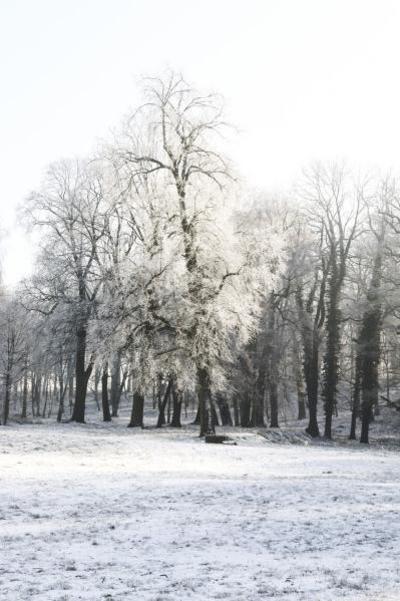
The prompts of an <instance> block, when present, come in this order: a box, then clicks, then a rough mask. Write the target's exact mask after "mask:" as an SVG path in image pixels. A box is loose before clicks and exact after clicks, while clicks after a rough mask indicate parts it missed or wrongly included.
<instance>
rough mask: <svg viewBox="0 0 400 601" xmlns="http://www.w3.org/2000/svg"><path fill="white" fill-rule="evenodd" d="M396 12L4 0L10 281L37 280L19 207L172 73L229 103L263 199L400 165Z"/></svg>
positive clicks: (365, 1) (5, 215) (189, 1)
mask: <svg viewBox="0 0 400 601" xmlns="http://www.w3.org/2000/svg"><path fill="white" fill-rule="evenodd" d="M399 31H400V2H398V1H396V0H393V1H391V0H201V1H199V0H152V1H149V0H0V64H1V70H0V74H1V94H0V160H1V182H0V185H1V196H0V203H1V209H2V211H1V216H2V220H3V224H2V226H3V228H7V229H8V230H9V231H10V235H9V237H8V238H7V239H6V240H5V242H4V244H3V246H4V249H5V250H3V255H4V259H3V262H4V271H5V275H4V278H5V280H6V282H7V283H10V284H12V283H15V281H16V280H17V279H18V278H20V277H21V276H22V275H23V274H24V273H26V271H27V269H28V268H29V263H30V257H31V256H32V248H31V247H30V245H29V244H28V243H26V242H24V234H23V233H22V232H21V231H18V226H17V223H16V220H15V207H16V206H17V205H18V203H20V202H21V200H22V199H23V198H24V196H25V195H26V194H27V193H28V192H29V190H31V189H32V188H34V187H35V186H37V184H38V182H39V181H40V178H41V175H42V174H43V170H44V168H45V166H46V165H47V164H48V163H49V162H50V161H53V160H55V159H58V158H60V157H67V156H71V155H77V154H78V155H80V154H85V153H87V152H90V149H91V148H92V147H93V145H94V143H95V141H96V139H98V138H101V137H103V136H105V135H107V132H108V131H109V129H110V128H111V127H112V126H113V125H115V124H117V123H118V122H119V120H120V118H121V116H122V115H123V114H124V113H125V112H126V110H127V108H128V107H129V106H130V105H134V104H135V103H136V102H137V101H138V85H137V84H138V79H139V77H140V76H141V75H144V74H157V73H160V72H162V71H163V70H165V69H166V68H168V67H170V68H173V69H177V70H181V71H182V72H183V73H184V75H185V77H186V78H187V79H188V80H190V81H191V82H194V83H195V84H196V85H198V86H199V87H201V88H203V89H206V90H208V89H212V90H215V91H218V92H221V93H222V94H223V95H224V96H225V98H226V100H227V105H228V112H229V118H230V120H231V121H232V122H234V123H235V124H236V125H237V126H238V128H239V130H240V133H239V134H238V136H237V137H236V140H234V142H233V144H232V148H231V155H232V157H233V159H234V160H235V161H236V163H237V165H238V168H239V170H240V171H241V172H242V173H243V175H244V176H245V177H246V178H248V180H249V181H250V182H251V183H252V184H254V185H256V186H265V187H267V188H271V187H272V188H276V187H278V186H284V185H287V184H288V183H289V182H290V181H291V180H292V179H293V177H294V176H295V175H296V174H297V172H298V170H299V169H300V168H301V167H302V166H304V165H305V164H307V163H308V162H309V161H310V160H313V159H316V158H319V159H324V160H327V159H332V158H347V159H349V160H350V161H356V162H358V163H361V164H362V165H365V164H367V165H370V164H372V165H375V164H376V165H378V166H382V167H387V166H393V167H395V168H396V167H397V166H398V165H399V164H400V153H399V140H400V84H399V81H400V79H399V78H400V65H399V64H400V35H399Z"/></svg>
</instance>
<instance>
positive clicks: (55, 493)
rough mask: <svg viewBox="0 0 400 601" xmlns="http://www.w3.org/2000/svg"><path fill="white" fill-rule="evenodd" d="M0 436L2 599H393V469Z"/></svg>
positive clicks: (381, 462) (122, 438) (399, 472)
mask: <svg viewBox="0 0 400 601" xmlns="http://www.w3.org/2000/svg"><path fill="white" fill-rule="evenodd" d="M237 439H238V445H237V446H221V445H205V444H204V443H202V442H200V441H199V440H198V439H197V438H196V437H195V432H194V430H190V429H187V428H186V429H183V430H182V431H179V432H177V433H174V432H171V431H168V430H163V431H162V432H158V431H154V430H148V431H136V430H135V431H132V430H128V429H127V428H125V427H123V425H122V424H119V425H115V424H112V425H110V426H108V427H103V426H99V425H97V426H96V425H95V424H92V425H90V424H89V425H87V426H76V425H71V424H61V425H59V426H57V425H54V424H52V425H48V424H43V425H35V426H33V425H23V426H18V425H10V426H7V427H4V428H3V427H2V428H0V450H1V455H0V480H1V486H0V541H1V545H0V553H1V555H0V599H1V600H7V601H31V600H32V601H39V600H40V601H53V600H54V601H56V600H57V601H62V600H63V601H75V600H78V599H84V600H91V601H101V600H105V599H108V600H115V601H119V600H127V599H132V600H135V601H186V600H188V601H189V600H193V601H195V600H196V601H197V600H199V601H200V600H201V601H211V600H214V599H227V600H230V601H258V600H263V601H266V600H269V599H274V600H282V601H283V600H284V601H300V600H302V601H303V600H304V601H331V600H335V601H336V600H339V599H348V600H354V601H358V600H363V601H364V600H367V599H368V600H371V601H389V600H390V601H394V600H399V599H400V562H399V551H400V457H399V454H398V453H397V452H395V451H393V450H391V451H390V450H386V451H385V450H382V449H379V448H375V449H370V450H367V449H360V448H358V447H357V448H338V447H324V446H322V447H321V446H319V447H315V446H312V445H311V446H306V445H288V444H286V445H284V444H271V443H268V442H266V440H265V439H263V438H262V437H261V436H257V434H256V433H249V432H242V433H240V434H238V435H237Z"/></svg>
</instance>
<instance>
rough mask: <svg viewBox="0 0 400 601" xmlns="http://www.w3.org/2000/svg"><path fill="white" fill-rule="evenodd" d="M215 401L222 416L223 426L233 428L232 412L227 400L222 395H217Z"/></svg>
mask: <svg viewBox="0 0 400 601" xmlns="http://www.w3.org/2000/svg"><path fill="white" fill-rule="evenodd" d="M215 400H216V403H217V405H218V409H219V414H220V416H221V424H222V425H223V426H233V421H232V416H231V411H230V409H229V404H228V401H227V399H226V398H225V397H224V396H223V395H222V394H217V395H216V397H215Z"/></svg>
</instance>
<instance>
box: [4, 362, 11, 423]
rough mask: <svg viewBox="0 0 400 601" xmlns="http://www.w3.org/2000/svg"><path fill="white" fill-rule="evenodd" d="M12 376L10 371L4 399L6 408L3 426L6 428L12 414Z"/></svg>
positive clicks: (7, 376)
mask: <svg viewBox="0 0 400 601" xmlns="http://www.w3.org/2000/svg"><path fill="white" fill-rule="evenodd" d="M11 384H12V382H11V374H10V372H9V370H8V371H7V373H6V377H5V398H4V407H3V425H4V426H5V425H6V424H7V422H8V417H9V413H10V397H11Z"/></svg>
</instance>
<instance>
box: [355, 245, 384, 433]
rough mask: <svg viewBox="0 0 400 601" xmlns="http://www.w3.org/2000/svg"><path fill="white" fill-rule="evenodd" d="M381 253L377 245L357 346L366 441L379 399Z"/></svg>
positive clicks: (362, 426)
mask: <svg viewBox="0 0 400 601" xmlns="http://www.w3.org/2000/svg"><path fill="white" fill-rule="evenodd" d="M381 271H382V254H381V250H380V248H379V250H378V253H377V255H376V257H375V261H374V269H373V273H372V279H371V284H370V287H369V290H368V294H367V301H368V308H367V310H366V311H365V313H364V317H363V323H362V327H361V333H360V337H359V349H360V353H361V397H362V403H361V437H360V442H362V443H365V444H368V443H369V425H370V423H371V421H372V420H373V408H374V406H376V404H377V402H378V393H379V372H378V370H379V361H380V354H381V341H380V338H381V329H382V309H381V298H380V284H381V275H382V274H381Z"/></svg>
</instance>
